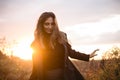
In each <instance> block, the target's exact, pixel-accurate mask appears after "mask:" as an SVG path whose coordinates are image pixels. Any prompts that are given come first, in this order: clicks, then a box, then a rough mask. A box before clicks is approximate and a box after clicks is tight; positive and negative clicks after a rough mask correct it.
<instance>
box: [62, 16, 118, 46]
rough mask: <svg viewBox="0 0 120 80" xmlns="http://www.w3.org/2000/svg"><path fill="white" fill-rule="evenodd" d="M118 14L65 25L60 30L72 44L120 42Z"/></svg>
mask: <svg viewBox="0 0 120 80" xmlns="http://www.w3.org/2000/svg"><path fill="white" fill-rule="evenodd" d="M119 22H120V15H114V16H110V17H108V18H104V19H102V20H100V21H98V22H89V23H83V24H78V25H73V26H67V27H65V28H63V29H62V30H63V31H64V32H66V33H67V34H68V39H69V40H70V42H71V43H72V44H74V45H79V44H83V45H88V44H113V43H119V42H120V27H119V26H120V23H119Z"/></svg>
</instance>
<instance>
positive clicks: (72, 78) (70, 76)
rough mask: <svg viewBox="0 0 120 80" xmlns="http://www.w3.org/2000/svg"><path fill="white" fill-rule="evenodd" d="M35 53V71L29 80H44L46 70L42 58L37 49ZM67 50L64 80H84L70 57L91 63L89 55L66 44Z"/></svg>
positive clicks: (33, 58)
mask: <svg viewBox="0 0 120 80" xmlns="http://www.w3.org/2000/svg"><path fill="white" fill-rule="evenodd" d="M34 48H35V50H36V51H35V52H34V53H33V57H32V60H33V69H32V74H31V76H30V79H29V80H44V69H43V67H42V63H43V61H42V56H41V54H42V53H41V52H40V50H37V47H35V46H34ZM64 48H65V54H64V55H65V57H64V80H84V78H83V76H82V75H81V74H80V72H79V71H78V70H77V69H76V67H75V66H74V65H73V63H72V62H71V61H70V59H69V58H68V57H71V58H75V59H79V60H84V61H89V55H86V54H84V53H80V52H77V51H75V50H73V49H72V48H71V45H70V44H68V43H66V44H64Z"/></svg>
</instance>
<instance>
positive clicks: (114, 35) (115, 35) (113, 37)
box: [96, 30, 120, 44]
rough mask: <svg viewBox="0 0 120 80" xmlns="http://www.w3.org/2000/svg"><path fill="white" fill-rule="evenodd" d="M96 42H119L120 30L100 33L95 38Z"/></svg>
mask: <svg viewBox="0 0 120 80" xmlns="http://www.w3.org/2000/svg"><path fill="white" fill-rule="evenodd" d="M96 43H102V44H105V43H106V44H109V43H120V30H118V31H116V32H108V33H104V34H101V35H100V36H99V38H98V39H97V41H96Z"/></svg>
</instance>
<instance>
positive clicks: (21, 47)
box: [13, 40, 33, 60]
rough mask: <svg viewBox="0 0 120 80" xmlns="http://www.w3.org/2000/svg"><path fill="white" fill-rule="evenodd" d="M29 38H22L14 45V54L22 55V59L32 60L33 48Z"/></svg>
mask: <svg viewBox="0 0 120 80" xmlns="http://www.w3.org/2000/svg"><path fill="white" fill-rule="evenodd" d="M30 44H31V42H30V41H29V40H22V41H20V42H19V43H18V44H17V45H15V46H14V47H13V56H17V57H20V58H21V59H25V60H31V59H32V52H33V50H32V49H31V47H30Z"/></svg>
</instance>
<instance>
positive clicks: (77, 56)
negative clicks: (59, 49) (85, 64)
mask: <svg viewBox="0 0 120 80" xmlns="http://www.w3.org/2000/svg"><path fill="white" fill-rule="evenodd" d="M67 50H68V54H69V56H70V57H71V58H74V59H78V60H83V61H89V56H90V55H87V54H85V53H81V52H78V51H75V50H73V49H72V48H71V45H70V44H67Z"/></svg>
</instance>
